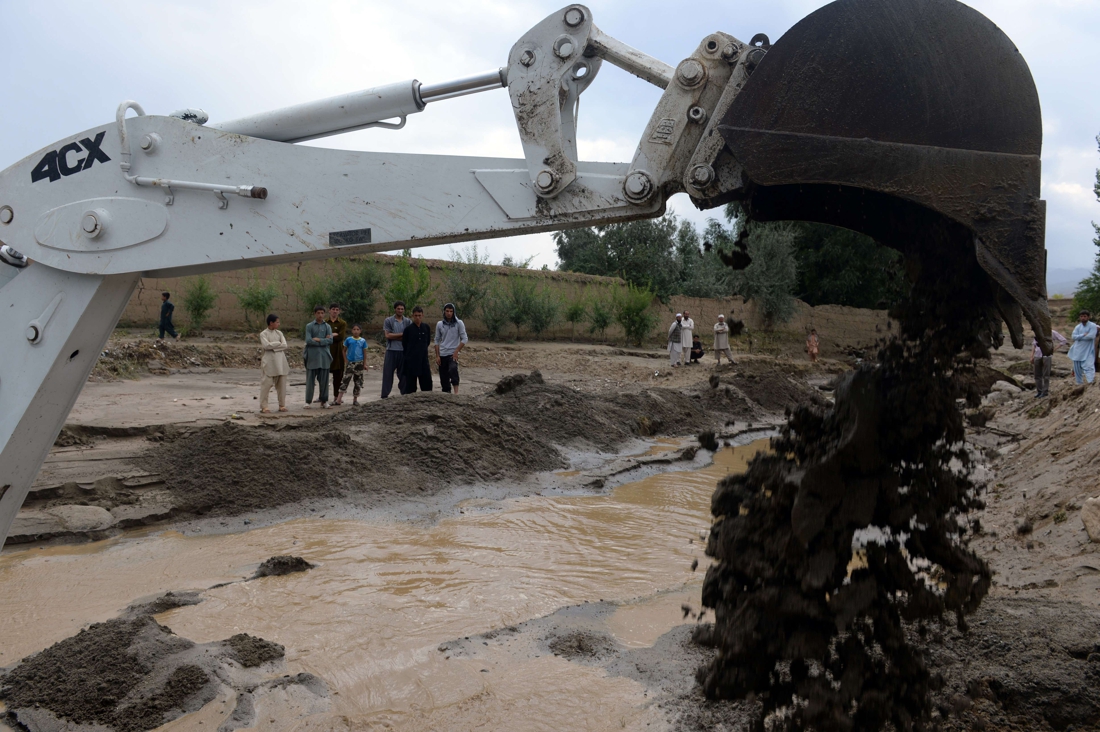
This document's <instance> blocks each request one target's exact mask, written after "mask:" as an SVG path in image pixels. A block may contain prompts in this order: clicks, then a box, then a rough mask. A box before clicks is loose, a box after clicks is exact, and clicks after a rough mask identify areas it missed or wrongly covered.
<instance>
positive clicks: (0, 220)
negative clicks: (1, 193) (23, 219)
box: [0, 206, 15, 224]
mask: <svg viewBox="0 0 1100 732" xmlns="http://www.w3.org/2000/svg"><path fill="white" fill-rule="evenodd" d="M14 218H15V211H12V209H11V206H0V224H10V223H11V221H12V219H14Z"/></svg>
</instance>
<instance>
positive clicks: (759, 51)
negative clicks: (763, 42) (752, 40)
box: [745, 48, 768, 74]
mask: <svg viewBox="0 0 1100 732" xmlns="http://www.w3.org/2000/svg"><path fill="white" fill-rule="evenodd" d="M767 54H768V52H767V51H765V50H764V49H763V48H754V49H752V50H751V51H749V55H748V57H747V58H746V59H745V68H746V69H747V70H748V72H749V73H750V74H751V73H752V72H754V71H756V67H757V66H759V65H760V62H761V61H763V60H764V56H766V55H767Z"/></svg>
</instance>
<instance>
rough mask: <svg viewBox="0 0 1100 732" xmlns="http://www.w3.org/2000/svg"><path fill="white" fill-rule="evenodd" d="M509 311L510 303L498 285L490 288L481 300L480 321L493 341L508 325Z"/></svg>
mask: <svg viewBox="0 0 1100 732" xmlns="http://www.w3.org/2000/svg"><path fill="white" fill-rule="evenodd" d="M510 312H511V305H510V303H509V301H508V298H507V296H505V294H504V293H503V292H501V290H500V288H499V287H496V286H494V287H492V288H490V290H489V292H488V293H487V294H486V296H485V299H484V300H482V302H481V322H482V323H483V324H484V325H485V330H486V331H488V333H489V338H490V339H492V340H494V341H495V340H497V339H499V338H500V336H501V334H503V333H504V326H506V325H508V315H509V313H510Z"/></svg>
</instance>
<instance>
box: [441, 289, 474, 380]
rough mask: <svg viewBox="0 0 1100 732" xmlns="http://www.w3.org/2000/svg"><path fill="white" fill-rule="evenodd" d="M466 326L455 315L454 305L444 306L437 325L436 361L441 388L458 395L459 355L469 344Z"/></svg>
mask: <svg viewBox="0 0 1100 732" xmlns="http://www.w3.org/2000/svg"><path fill="white" fill-rule="evenodd" d="M469 340H470V339H469V337H467V335H466V324H465V323H463V322H462V321H461V320H459V319H458V315H457V314H455V306H454V303H451V302H449V303H447V304H446V305H444V306H443V320H440V321H439V322H438V323H436V324H435V360H436V365H437V366H438V367H439V387H440V388H441V389H443V391H445V392H450V391H451V389H452V388H453V389H454V393H455V394H457V393H458V353H459V351H461V350H462V349H463V348H465V347H466V344H467V343H468V342H469Z"/></svg>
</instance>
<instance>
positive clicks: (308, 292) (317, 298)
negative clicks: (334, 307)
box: [294, 277, 332, 338]
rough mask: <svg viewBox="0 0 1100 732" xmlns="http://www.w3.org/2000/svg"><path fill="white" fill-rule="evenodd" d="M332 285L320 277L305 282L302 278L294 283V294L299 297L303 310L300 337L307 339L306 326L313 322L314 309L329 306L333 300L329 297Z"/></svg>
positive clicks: (299, 303)
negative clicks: (318, 306) (319, 306)
mask: <svg viewBox="0 0 1100 732" xmlns="http://www.w3.org/2000/svg"><path fill="white" fill-rule="evenodd" d="M329 288H330V285H329V283H328V282H327V281H325V280H323V279H320V278H318V277H313V278H310V279H308V280H303V279H302V278H301V277H299V278H298V279H297V281H295V283H294V292H295V294H297V296H298V305H299V307H301V308H302V317H303V318H304V320H303V321H302V326H301V328H302V329H301V330H300V331H299V335H301V336H302V337H303V338H305V335H306V326H307V325H309V321H311V320H313V308H314V307H316V306H317V305H321V306H327V305H328V304H329V303H330V302H331V301H332V298H331V297H329Z"/></svg>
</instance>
